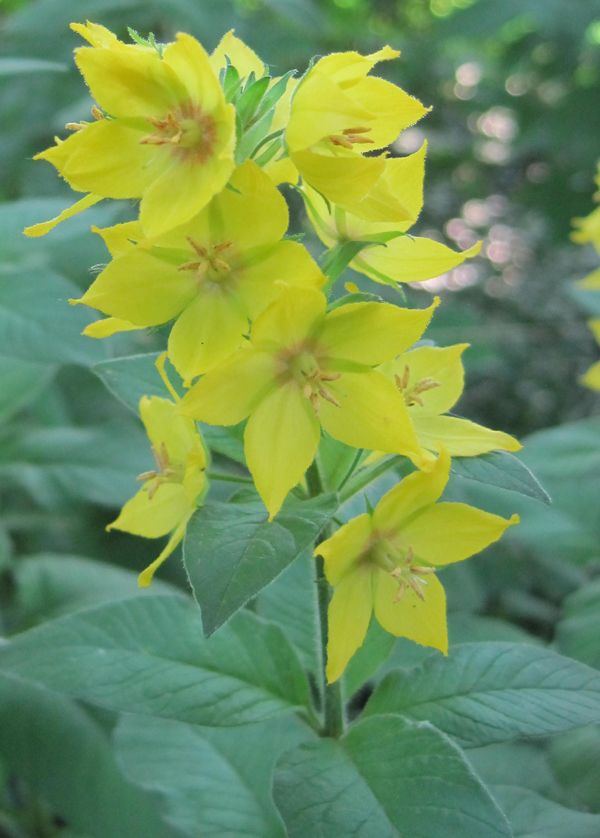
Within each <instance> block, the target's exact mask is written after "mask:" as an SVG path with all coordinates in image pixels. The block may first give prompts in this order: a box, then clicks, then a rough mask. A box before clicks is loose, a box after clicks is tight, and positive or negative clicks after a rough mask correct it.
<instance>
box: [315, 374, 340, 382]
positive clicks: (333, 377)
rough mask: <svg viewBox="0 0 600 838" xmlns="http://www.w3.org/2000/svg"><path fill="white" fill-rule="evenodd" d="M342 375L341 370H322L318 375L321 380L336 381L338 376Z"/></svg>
mask: <svg viewBox="0 0 600 838" xmlns="http://www.w3.org/2000/svg"><path fill="white" fill-rule="evenodd" d="M341 377H342V373H341V372H322V373H321V374H320V375H319V378H320V379H321V381H337V380H338V378H341Z"/></svg>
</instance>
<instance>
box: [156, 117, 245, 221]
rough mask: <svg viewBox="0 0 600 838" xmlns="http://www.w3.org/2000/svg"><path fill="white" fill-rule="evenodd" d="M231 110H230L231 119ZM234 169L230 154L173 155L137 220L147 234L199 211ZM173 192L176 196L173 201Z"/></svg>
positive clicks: (188, 217)
mask: <svg viewBox="0 0 600 838" xmlns="http://www.w3.org/2000/svg"><path fill="white" fill-rule="evenodd" d="M228 107H229V106H228ZM234 113H235V112H232V113H231V117H232V120H233V116H234ZM232 126H233V121H232V123H231V127H232ZM232 136H233V135H232ZM233 169H234V162H233V156H232V155H226V156H224V157H223V158H222V159H218V158H216V157H213V158H210V159H208V160H207V161H206V163H201V162H199V161H196V160H194V159H193V158H192V159H189V160H182V161H179V160H176V159H174V158H173V159H172V161H171V165H170V167H169V168H168V169H167V170H166V171H165V172H164V173H163V174H162V175H161V176H160V177H159V178H157V179H156V180H155V181H154V182H153V183H152V185H151V186H150V187H149V188H148V189H147V191H146V192H145V194H144V196H143V198H142V202H141V205H140V222H141V224H142V227H143V228H144V231H145V233H146V235H148V236H158V235H160V234H161V233H164V232H166V231H167V230H169V229H171V228H172V227H177V226H179V225H180V224H184V223H185V222H186V221H188V220H189V219H190V218H192V216H194V215H196V213H199V212H200V211H201V210H202V209H204V207H205V206H206V205H207V204H208V202H209V201H210V199H211V198H212V197H213V195H216V194H217V193H218V192H220V191H221V189H223V188H224V187H225V185H226V183H227V181H228V180H229V177H230V175H231V173H232V172H233ZM173 195H176V196H177V200H176V201H174V200H173Z"/></svg>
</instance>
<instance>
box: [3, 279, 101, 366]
mask: <svg viewBox="0 0 600 838" xmlns="http://www.w3.org/2000/svg"><path fill="white" fill-rule="evenodd" d="M78 296H79V291H78V289H77V288H75V287H74V286H72V285H71V284H70V283H68V282H67V281H66V280H65V279H63V278H62V277H60V276H58V275H57V274H55V273H53V272H51V271H50V270H48V269H47V268H45V267H44V266H43V265H40V266H36V267H34V266H32V265H29V266H8V265H1V266H0V355H6V356H9V357H11V358H19V359H20V360H22V361H33V362H36V363H45V364H55V363H71V364H81V365H86V366H87V365H89V364H93V363H96V362H97V361H100V360H101V359H102V358H104V357H105V347H104V346H103V345H102V342H101V341H97V340H92V339H91V338H87V337H85V336H82V334H81V332H82V331H83V329H84V328H85V327H86V326H87V325H88V323H91V322H92V321H93V320H95V319H96V317H95V316H94V315H93V314H92V313H91V312H90V311H89V309H86V308H85V307H84V306H77V307H75V308H73V307H72V306H70V305H69V303H68V300H69V298H70V297H78Z"/></svg>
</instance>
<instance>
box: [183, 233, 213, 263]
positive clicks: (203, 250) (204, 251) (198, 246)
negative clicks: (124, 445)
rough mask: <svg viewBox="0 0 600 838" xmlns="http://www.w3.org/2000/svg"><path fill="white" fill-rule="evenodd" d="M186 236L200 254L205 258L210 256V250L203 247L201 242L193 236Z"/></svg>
mask: <svg viewBox="0 0 600 838" xmlns="http://www.w3.org/2000/svg"><path fill="white" fill-rule="evenodd" d="M186 238H187V240H188V241H189V243H190V244H191V245H192V247H193V248H194V250H195V251H196V253H197V254H198V256H201V257H202V258H203V259H206V257H207V256H208V250H207V249H206V248H205V247H202V245H201V244H198V242H196V241H194V239H193V238H192V237H191V236H186Z"/></svg>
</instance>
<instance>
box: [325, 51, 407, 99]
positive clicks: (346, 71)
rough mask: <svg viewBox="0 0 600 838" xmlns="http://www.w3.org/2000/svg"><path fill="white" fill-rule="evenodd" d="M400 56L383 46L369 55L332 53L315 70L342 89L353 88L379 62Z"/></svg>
mask: <svg viewBox="0 0 600 838" xmlns="http://www.w3.org/2000/svg"><path fill="white" fill-rule="evenodd" d="M399 55H400V53H399V52H398V50H395V49H392V48H391V47H388V46H385V47H383V48H382V49H380V50H378V51H377V52H372V53H371V54H370V55H361V54H360V53H358V52H333V53H331V55H326V56H325V58H321V59H320V60H319V61H318V62H317V63H316V64H315V69H317V70H318V71H319V72H321V73H324V74H325V75H327V76H329V78H330V79H331V80H332V81H333V82H335V84H337V85H339V86H340V87H341V88H342V89H344V88H347V87H353V86H354V85H355V84H357V82H359V81H360V80H361V79H363V78H364V77H365V76H366V75H367V73H368V72H369V71H370V70H372V69H373V67H374V66H375V64H377V63H378V62H379V61H389V60H390V59H392V58H397V57H398V56H399Z"/></svg>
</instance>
